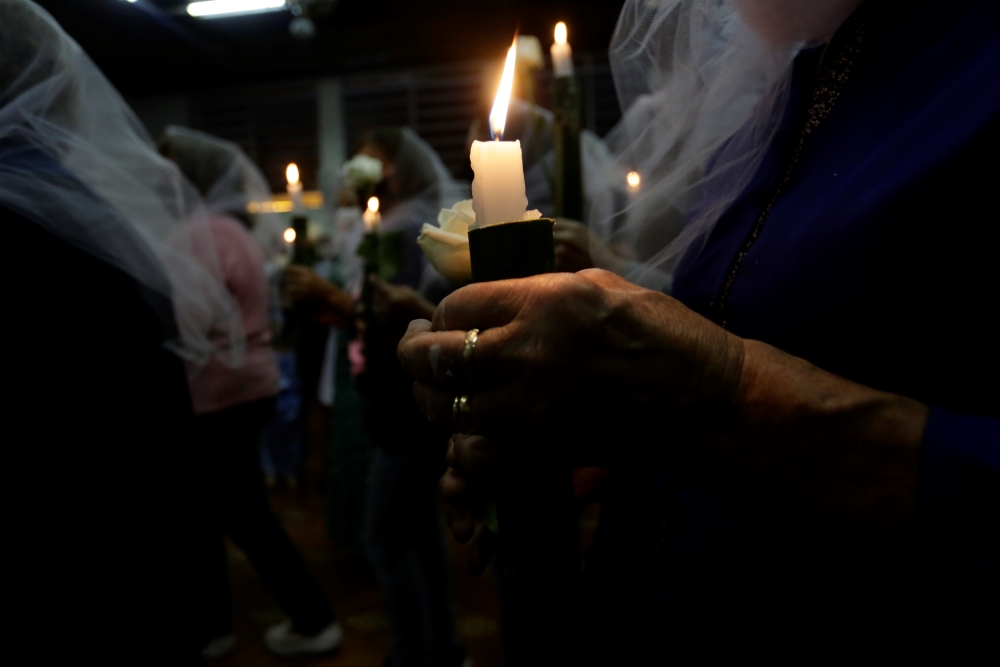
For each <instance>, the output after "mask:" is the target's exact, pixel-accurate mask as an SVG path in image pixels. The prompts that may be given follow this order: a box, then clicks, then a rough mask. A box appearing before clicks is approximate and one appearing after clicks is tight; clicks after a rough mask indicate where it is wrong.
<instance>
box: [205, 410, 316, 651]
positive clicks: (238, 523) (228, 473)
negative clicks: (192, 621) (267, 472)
mask: <svg viewBox="0 0 1000 667" xmlns="http://www.w3.org/2000/svg"><path fill="white" fill-rule="evenodd" d="M273 411H274V399H273V398H272V399H265V400H262V401H255V402H253V403H247V404H244V405H239V406H236V407H233V408H229V409H226V410H221V411H219V412H216V413H212V414H207V415H201V416H198V417H196V418H195V421H196V429H197V433H198V438H199V440H200V442H199V443H198V444H199V446H200V450H201V453H202V455H203V457H204V458H203V460H204V461H205V468H204V471H203V472H204V473H205V487H206V494H207V500H208V505H209V507H208V511H207V512H206V513H205V517H206V524H205V527H204V528H205V530H206V532H207V533H208V537H209V539H208V540H206V545H207V546H206V548H207V549H208V550H209V552H208V553H206V554H205V570H204V572H203V576H204V577H205V582H204V586H203V590H204V591H205V599H204V609H203V627H204V632H203V634H204V636H205V639H206V641H207V640H209V639H212V638H214V637H220V636H223V635H226V634H229V633H230V632H232V597H231V592H230V590H229V575H228V573H227V568H226V552H225V547H224V543H223V539H222V538H223V535H228V536H229V537H230V539H231V540H232V541H233V543H234V544H236V546H237V547H239V548H240V549H241V550H242V551H243V552H244V553H245V554H246V556H247V558H248V559H249V560H250V562H251V564H253V566H254V568H255V569H256V570H257V573H258V575H260V578H261V581H262V582H263V584H264V587H265V588H266V589H267V591H268V592H269V593H270V594H271V595H272V596H274V599H275V600H276V601H277V603H278V605H279V606H280V607H281V609H282V610H283V611H284V612H285V613H286V614H288V616H289V617H290V618H291V619H292V625H293V628H294V629H295V630H296V631H297V632H300V633H302V634H305V635H312V634H316V633H317V632H319V631H320V630H322V629H323V628H324V627H326V626H327V625H329V624H330V623H331V622H332V621H333V611H332V610H331V609H330V603H329V601H328V600H327V599H326V596H325V595H324V593H323V591H322V590H320V588H319V585H317V583H316V581H315V580H314V579H313V577H312V575H311V574H310V573H309V570H308V569H307V568H306V564H305V562H304V561H303V560H302V556H301V555H299V552H298V550H297V549H296V548H295V545H294V544H292V541H291V539H289V537H288V534H287V533H285V530H284V528H283V527H282V525H281V522H280V521H279V520H278V517H277V516H275V515H274V512H272V511H271V506H270V503H269V502H268V498H267V490H266V489H265V488H264V480H263V476H262V475H261V472H260V468H259V465H258V462H259V459H258V448H257V442H258V438H259V437H260V432H261V429H262V428H263V427H264V424H265V423H266V422H267V421H268V419H269V418H270V417H271V414H272V413H273Z"/></svg>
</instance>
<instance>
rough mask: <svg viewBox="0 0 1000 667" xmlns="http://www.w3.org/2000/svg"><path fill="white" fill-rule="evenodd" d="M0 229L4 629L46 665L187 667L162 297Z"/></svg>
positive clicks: (175, 430) (183, 533)
mask: <svg viewBox="0 0 1000 667" xmlns="http://www.w3.org/2000/svg"><path fill="white" fill-rule="evenodd" d="M102 210H104V211H106V213H105V219H106V220H107V221H109V224H114V220H115V214H114V213H113V212H112V211H111V209H110V208H108V207H107V206H106V205H105V204H103V202H101V201H100V200H98V199H96V198H95V200H94V208H93V210H92V213H93V215H94V216H95V217H97V216H99V215H100V212H101V211H102ZM47 222H49V223H51V224H53V225H56V226H58V225H61V224H63V221H60V220H50V221H47ZM66 224H67V225H69V224H73V223H72V222H71V221H67V222H66ZM121 224H122V225H123V234H122V237H121V238H122V239H123V241H122V242H128V241H127V239H128V238H129V236H128V234H127V233H125V232H124V223H121ZM0 228H2V229H3V230H4V244H5V246H4V247H5V248H7V249H8V251H9V252H8V253H7V257H6V259H5V261H3V262H0V267H2V268H0V270H2V272H3V276H2V278H0V283H2V284H3V286H4V291H5V299H4V307H5V309H6V312H7V313H8V318H7V320H6V325H5V326H4V327H3V349H4V350H5V353H6V357H5V361H4V365H3V370H4V379H5V382H6V386H7V402H6V406H5V411H4V418H5V421H6V423H7V424H8V435H7V438H6V443H7V445H8V446H7V447H5V453H6V458H7V463H6V467H7V470H8V473H9V474H8V475H7V478H6V481H5V483H4V492H5V495H6V502H5V503H4V505H5V507H6V508H7V518H6V524H7V526H6V531H7V537H8V544H10V545H12V546H13V547H14V548H11V549H8V550H7V553H6V561H7V568H8V571H9V572H12V573H16V576H14V577H13V578H10V579H9V581H8V582H7V584H6V586H5V592H6V595H5V603H6V604H7V606H8V608H9V609H11V610H13V611H14V615H13V616H12V617H11V620H10V621H9V624H10V625H9V627H8V632H9V634H10V636H11V637H16V640H17V642H18V643H19V644H20V645H23V646H27V647H35V648H38V649H39V650H43V651H44V653H45V655H46V656H47V659H49V660H55V661H57V662H59V661H60V659H59V657H58V656H60V655H62V656H63V657H64V658H65V659H64V660H62V662H70V661H71V660H78V659H79V658H80V656H90V657H93V656H101V657H100V660H101V662H102V663H104V664H119V663H122V664H130V665H135V664H171V665H176V664H184V663H186V662H189V661H193V659H194V658H195V657H196V656H197V650H198V643H197V634H196V629H195V626H194V622H193V618H192V614H191V613H190V612H191V609H192V608H193V607H194V606H195V605H196V591H195V589H194V587H193V572H194V571H195V563H196V562H197V561H196V557H197V551H196V550H195V549H194V548H193V545H194V544H195V543H196V540H197V534H196V531H195V526H196V524H197V520H196V517H197V509H198V506H199V499H198V498H197V497H196V495H195V494H194V489H195V488H196V485H195V483H194V480H193V479H192V478H191V474H190V471H189V469H188V468H189V466H188V465H187V462H188V461H190V460H192V459H193V458H195V457H196V454H195V449H194V447H193V443H192V441H191V438H190V431H189V429H190V425H191V422H190V420H191V418H192V415H191V399H190V396H189V394H188V389H187V380H186V377H185V373H184V368H183V366H182V364H181V361H180V359H179V358H178V357H176V356H175V355H174V354H172V353H171V352H169V351H167V349H166V348H165V347H164V343H165V342H166V340H167V339H170V338H173V337H174V336H175V335H176V333H175V331H170V330H169V326H167V325H166V324H165V323H167V322H169V321H170V318H169V317H164V314H168V315H169V313H171V312H172V306H171V304H170V302H169V299H167V298H165V297H161V296H158V295H156V294H154V293H151V292H150V291H149V290H147V289H145V288H144V287H142V286H141V285H139V284H138V283H137V282H136V281H135V280H134V279H132V278H131V277H130V276H128V275H126V274H124V273H122V272H121V271H119V270H118V269H116V268H114V267H112V266H110V265H108V264H105V263H103V262H102V261H100V260H98V259H97V258H95V257H93V256H91V255H89V254H86V253H84V252H82V251H80V250H78V249H76V248H75V247H73V246H70V245H69V244H67V243H65V242H64V241H62V240H60V239H58V238H56V237H55V236H53V235H52V234H51V233H49V232H47V231H45V230H44V229H43V228H42V227H41V226H40V225H39V224H36V223H35V222H34V221H31V220H27V219H25V218H22V217H21V216H20V215H18V214H16V213H13V212H11V211H9V210H7V209H4V208H2V207H0ZM144 252H148V251H145V250H144V249H143V248H141V247H140V246H137V247H136V248H135V253H136V255H137V256H141V255H142V254H143V253H144ZM155 261H156V260H155V258H153V257H152V256H150V262H155ZM151 266H152V265H151Z"/></svg>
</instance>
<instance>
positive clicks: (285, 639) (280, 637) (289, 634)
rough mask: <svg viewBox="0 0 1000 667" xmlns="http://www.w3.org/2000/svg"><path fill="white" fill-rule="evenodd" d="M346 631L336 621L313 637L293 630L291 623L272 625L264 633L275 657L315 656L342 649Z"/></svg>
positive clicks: (265, 639) (265, 640)
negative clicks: (341, 645)
mask: <svg viewBox="0 0 1000 667" xmlns="http://www.w3.org/2000/svg"><path fill="white" fill-rule="evenodd" d="M343 641H344V631H343V630H341V628H340V625H339V624H338V623H337V622H336V621H334V622H333V623H331V624H330V625H328V626H326V627H325V628H323V629H322V630H320V631H319V632H317V633H316V634H314V635H312V636H308V637H307V636H306V635H300V634H299V633H297V632H295V631H294V630H292V622H291V621H283V622H281V623H278V624H277V625H272V626H271V627H269V628H268V629H267V631H266V632H264V644H265V645H266V646H267V647H268V648H269V649H271V652H272V653H274V654H275V655H282V656H286V655H315V654H318V653H327V652H329V651H333V650H335V649H337V648H340V644H341V642H343Z"/></svg>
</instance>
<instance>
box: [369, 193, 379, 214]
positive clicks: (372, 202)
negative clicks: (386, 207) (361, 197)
mask: <svg viewBox="0 0 1000 667" xmlns="http://www.w3.org/2000/svg"><path fill="white" fill-rule="evenodd" d="M368 210H369V211H371V212H372V213H378V197H372V198H371V199H369V200H368Z"/></svg>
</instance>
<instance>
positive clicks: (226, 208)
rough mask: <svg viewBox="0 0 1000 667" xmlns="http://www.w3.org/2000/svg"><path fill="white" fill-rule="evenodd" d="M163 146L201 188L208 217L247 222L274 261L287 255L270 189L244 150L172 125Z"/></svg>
mask: <svg viewBox="0 0 1000 667" xmlns="http://www.w3.org/2000/svg"><path fill="white" fill-rule="evenodd" d="M159 147H160V151H161V152H163V153H165V154H166V155H167V156H168V157H169V158H170V159H171V160H172V161H173V162H175V163H177V165H178V166H180V168H181V172H182V173H183V174H184V175H185V176H186V177H187V178H188V180H190V181H191V182H192V183H193V184H194V186H195V188H197V189H198V192H199V193H200V194H201V196H202V198H203V200H204V203H205V209H206V210H207V211H208V213H209V215H216V214H227V215H232V216H234V217H236V218H239V219H240V220H243V221H244V222H247V223H248V224H249V227H250V229H251V233H252V234H253V236H254V238H255V239H256V240H257V242H258V243H259V244H260V246H261V249H262V250H263V251H264V256H265V257H266V258H267V259H269V260H272V259H274V258H275V257H276V256H278V255H280V254H283V253H284V252H285V249H286V246H287V245H288V244H287V243H286V242H285V241H284V239H283V238H282V234H283V233H284V231H285V225H284V224H282V222H281V219H280V218H279V217H278V215H277V214H276V213H274V212H271V211H268V210H266V208H265V205H266V203H268V202H270V200H271V188H270V186H269V185H268V184H267V179H265V178H264V174H263V173H261V171H260V169H259V168H258V167H257V165H256V164H254V163H253V161H252V160H251V159H250V158H249V156H247V154H246V153H244V152H243V149H241V148H240V147H239V146H237V145H236V144H234V143H232V142H231V141H226V140H225V139H221V138H219V137H215V136H212V135H211V134H206V133H204V132H199V131H197V130H192V129H190V128H186V127H179V126H177V125H168V126H167V128H166V129H165V130H164V132H163V136H162V137H161V138H160V141H159Z"/></svg>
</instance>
